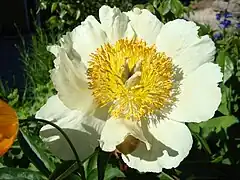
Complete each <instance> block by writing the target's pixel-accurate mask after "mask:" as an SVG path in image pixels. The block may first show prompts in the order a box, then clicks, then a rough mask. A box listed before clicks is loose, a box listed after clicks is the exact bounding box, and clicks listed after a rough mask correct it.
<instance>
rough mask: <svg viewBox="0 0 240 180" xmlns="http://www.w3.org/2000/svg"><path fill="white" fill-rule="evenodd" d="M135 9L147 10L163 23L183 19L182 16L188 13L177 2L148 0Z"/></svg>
mask: <svg viewBox="0 0 240 180" xmlns="http://www.w3.org/2000/svg"><path fill="white" fill-rule="evenodd" d="M135 7H138V8H141V9H143V8H145V9H148V10H149V11H151V12H152V13H153V14H155V15H156V16H157V17H159V19H160V20H161V21H162V22H163V23H166V22H168V21H171V20H174V19H177V18H183V17H184V14H186V13H189V11H190V9H189V8H188V7H185V6H183V4H182V3H181V2H180V1H179V0H150V1H148V2H147V3H146V4H137V5H136V6H135Z"/></svg>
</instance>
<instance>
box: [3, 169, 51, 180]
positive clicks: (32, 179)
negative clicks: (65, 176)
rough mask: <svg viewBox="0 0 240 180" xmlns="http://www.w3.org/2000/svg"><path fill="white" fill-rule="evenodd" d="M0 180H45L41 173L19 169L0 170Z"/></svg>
mask: <svg viewBox="0 0 240 180" xmlns="http://www.w3.org/2000/svg"><path fill="white" fill-rule="evenodd" d="M0 179H1V180H47V178H46V177H45V176H43V174H42V173H40V172H37V171H31V170H28V169H21V168H0Z"/></svg>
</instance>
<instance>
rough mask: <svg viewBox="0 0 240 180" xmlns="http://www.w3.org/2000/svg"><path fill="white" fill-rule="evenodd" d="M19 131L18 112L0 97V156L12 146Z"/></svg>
mask: <svg viewBox="0 0 240 180" xmlns="http://www.w3.org/2000/svg"><path fill="white" fill-rule="evenodd" d="M17 133H18V118H17V114H16V112H15V111H14V110H13V109H12V108H11V107H10V106H9V105H8V104H7V103H5V102H4V101H3V100H1V99H0V156H2V155H3V154H5V153H6V152H7V151H8V149H9V148H10V147H11V146H12V144H13V142H14V140H15V138H16V136H17Z"/></svg>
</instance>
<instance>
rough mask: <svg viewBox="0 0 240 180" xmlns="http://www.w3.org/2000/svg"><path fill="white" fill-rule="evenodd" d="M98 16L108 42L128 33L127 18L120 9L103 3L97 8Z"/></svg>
mask: <svg viewBox="0 0 240 180" xmlns="http://www.w3.org/2000/svg"><path fill="white" fill-rule="evenodd" d="M99 18H100V21H101V27H102V29H103V30H104V31H105V32H106V34H107V37H108V41H109V42H110V43H115V42H116V41H117V40H119V39H122V38H124V37H126V36H128V35H129V34H128V33H129V32H127V30H129V29H128V28H129V27H128V21H129V19H128V17H127V16H126V15H125V14H124V13H122V12H121V11H120V9H118V8H116V7H114V8H111V7H109V6H106V5H104V6H102V7H101V8H100V10H99ZM126 34H128V35H126Z"/></svg>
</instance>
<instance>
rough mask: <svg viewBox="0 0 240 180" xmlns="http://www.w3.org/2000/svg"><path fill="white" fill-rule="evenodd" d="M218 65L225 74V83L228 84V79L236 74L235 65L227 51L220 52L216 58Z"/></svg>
mask: <svg viewBox="0 0 240 180" xmlns="http://www.w3.org/2000/svg"><path fill="white" fill-rule="evenodd" d="M216 61H217V63H218V64H219V66H220V67H221V70H222V72H223V83H226V82H227V80H228V79H230V77H231V76H232V75H233V73H234V65H233V62H232V61H231V59H230V58H229V56H228V54H227V53H226V52H225V51H220V52H219V53H218V56H217V58H216Z"/></svg>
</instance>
